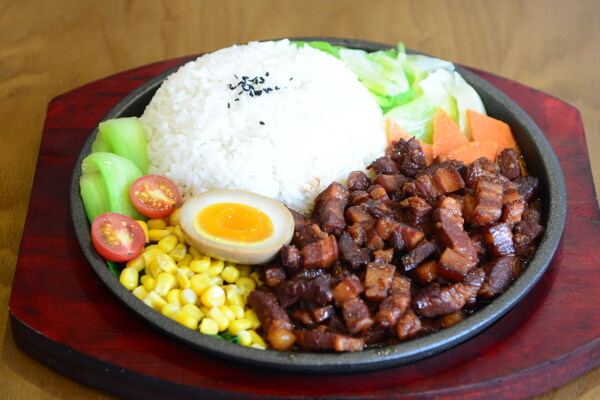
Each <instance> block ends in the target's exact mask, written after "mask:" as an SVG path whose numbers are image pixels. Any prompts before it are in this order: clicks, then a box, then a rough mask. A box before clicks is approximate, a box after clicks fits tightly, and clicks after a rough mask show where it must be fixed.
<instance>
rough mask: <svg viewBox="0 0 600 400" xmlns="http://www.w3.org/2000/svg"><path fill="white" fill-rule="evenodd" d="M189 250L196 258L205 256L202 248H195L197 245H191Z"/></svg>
mask: <svg viewBox="0 0 600 400" xmlns="http://www.w3.org/2000/svg"><path fill="white" fill-rule="evenodd" d="M188 251H189V252H190V254H191V255H192V257H194V258H202V257H205V255H204V254H202V253H201V252H200V250H198V249H197V248H195V247H191V246H190V249H189V250H188Z"/></svg>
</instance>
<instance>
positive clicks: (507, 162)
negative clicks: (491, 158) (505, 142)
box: [496, 147, 523, 180]
mask: <svg viewBox="0 0 600 400" xmlns="http://www.w3.org/2000/svg"><path fill="white" fill-rule="evenodd" d="M496 163H497V164H498V167H499V168H500V173H501V174H502V175H504V176H505V177H507V178H508V179H510V180H513V179H516V178H518V177H520V176H522V175H523V170H522V168H521V157H520V156H519V153H518V152H517V150H515V149H514V148H512V147H507V148H505V149H504V150H502V151H501V152H500V154H498V160H497V161H496Z"/></svg>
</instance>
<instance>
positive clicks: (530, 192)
mask: <svg viewBox="0 0 600 400" xmlns="http://www.w3.org/2000/svg"><path fill="white" fill-rule="evenodd" d="M513 184H514V185H515V187H516V189H517V191H518V192H519V194H520V195H521V197H523V199H525V201H526V202H528V203H529V202H530V201H531V200H533V199H534V198H535V197H536V196H537V195H538V190H539V186H540V180H539V179H538V178H537V177H535V176H529V175H528V176H522V177H520V178H517V179H515V180H514V181H513Z"/></svg>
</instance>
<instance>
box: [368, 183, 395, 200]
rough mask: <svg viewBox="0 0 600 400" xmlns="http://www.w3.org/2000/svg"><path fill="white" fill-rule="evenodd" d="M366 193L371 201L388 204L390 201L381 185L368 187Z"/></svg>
mask: <svg viewBox="0 0 600 400" xmlns="http://www.w3.org/2000/svg"><path fill="white" fill-rule="evenodd" d="M367 192H369V196H371V199H373V200H383V201H385V202H386V203H389V201H390V198H389V196H388V194H387V192H386V191H385V189H384V188H383V186H381V185H375V184H373V185H371V186H369V188H368V189H367Z"/></svg>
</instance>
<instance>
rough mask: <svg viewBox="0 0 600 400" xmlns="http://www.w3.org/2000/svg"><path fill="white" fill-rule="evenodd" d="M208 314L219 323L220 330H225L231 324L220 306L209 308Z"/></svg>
mask: <svg viewBox="0 0 600 400" xmlns="http://www.w3.org/2000/svg"><path fill="white" fill-rule="evenodd" d="M206 316H207V317H208V318H210V319H212V320H213V321H215V322H216V323H217V326H218V327H219V332H222V331H224V330H225V329H227V327H228V326H229V319H228V318H227V316H226V315H225V314H223V311H221V310H220V309H219V308H218V307H213V308H211V309H210V310H208V312H207V313H206Z"/></svg>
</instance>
